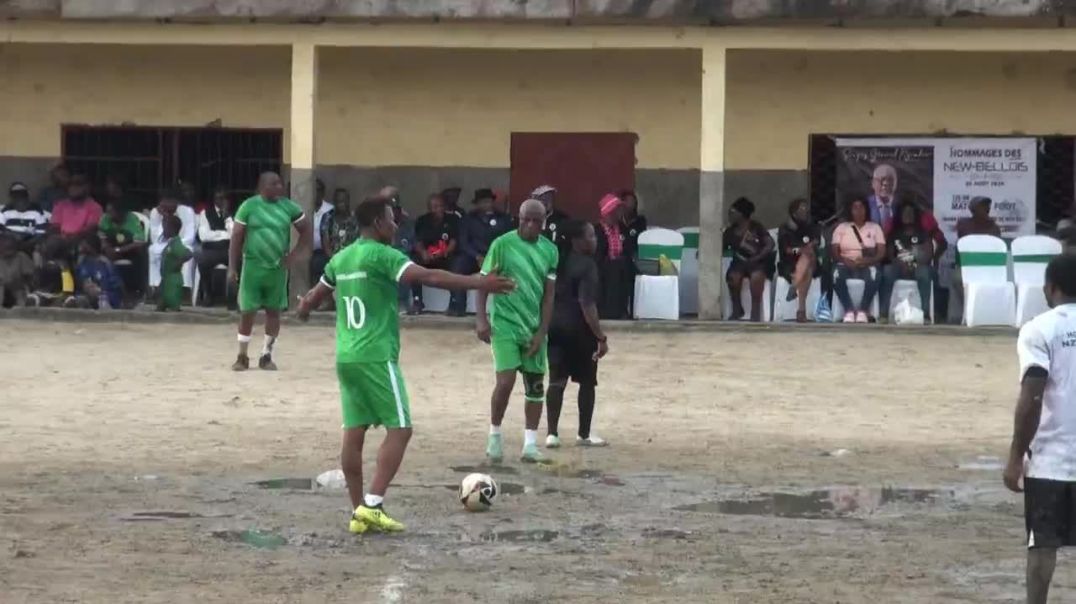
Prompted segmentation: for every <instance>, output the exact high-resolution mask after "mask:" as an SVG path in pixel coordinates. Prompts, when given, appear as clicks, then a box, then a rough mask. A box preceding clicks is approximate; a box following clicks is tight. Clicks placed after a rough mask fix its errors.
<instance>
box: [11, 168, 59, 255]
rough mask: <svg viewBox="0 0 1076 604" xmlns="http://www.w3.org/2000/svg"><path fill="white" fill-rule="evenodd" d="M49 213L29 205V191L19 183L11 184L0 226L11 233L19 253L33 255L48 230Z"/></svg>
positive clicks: (34, 205) (35, 205) (36, 206)
mask: <svg viewBox="0 0 1076 604" xmlns="http://www.w3.org/2000/svg"><path fill="white" fill-rule="evenodd" d="M48 224H49V213H48V212H45V211H43V210H42V209H41V208H40V207H39V206H38V205H37V204H32V203H30V190H29V189H27V188H26V185H24V184H22V183H21V182H13V183H11V187H10V188H9V189H8V204H7V205H6V206H4V210H3V211H2V212H0V226H2V227H3V229H4V230H6V231H8V232H10V233H11V235H12V236H13V237H14V240H15V243H16V246H17V247H18V249H19V251H21V252H25V253H27V254H33V253H34V249H35V248H36V247H37V244H38V243H40V242H41V240H42V239H43V238H44V236H45V232H46V230H47V229H48Z"/></svg>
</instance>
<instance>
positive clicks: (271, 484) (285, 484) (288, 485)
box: [254, 478, 314, 491]
mask: <svg viewBox="0 0 1076 604" xmlns="http://www.w3.org/2000/svg"><path fill="white" fill-rule="evenodd" d="M254 485H255V486H257V487H258V488H259V489H288V490H293V491H311V490H313V489H314V479H313V478H270V479H269V480H259V481H257V482H255V483H254Z"/></svg>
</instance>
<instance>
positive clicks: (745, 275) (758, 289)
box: [722, 197, 777, 322]
mask: <svg viewBox="0 0 1076 604" xmlns="http://www.w3.org/2000/svg"><path fill="white" fill-rule="evenodd" d="M754 213H755V204H753V203H751V200H749V199H747V198H746V197H741V198H739V199H737V200H736V201H734V202H732V207H731V208H729V222H730V223H731V225H732V226H730V227H728V228H727V229H725V232H724V234H723V235H722V241H723V243H724V246H725V249H726V250H729V251H731V252H732V263H731V264H729V270H728V273H727V274H726V275H725V279H726V280H727V281H728V285H729V299H730V302H732V316H731V317H730V318H731V319H732V320H733V321H739V320H740V319H742V318H743V315H744V308H743V302H742V298H741V294H740V292H741V290H742V288H743V282H744V279H747V281H748V283H750V287H751V320H752V321H755V322H759V321H761V320H762V293H763V291H764V290H765V289H766V279H773V273H774V261H775V255H774V250H775V249H776V248H777V245H776V244H775V243H774V241H773V237H770V233H769V231H767V230H766V227H764V226H762V224H760V223H759V222H758V221H756V220H752V219H751V216H752V215H753V214H754Z"/></svg>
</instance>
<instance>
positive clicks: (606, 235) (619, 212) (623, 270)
mask: <svg viewBox="0 0 1076 604" xmlns="http://www.w3.org/2000/svg"><path fill="white" fill-rule="evenodd" d="M598 212H599V214H600V215H601V222H599V223H598V224H597V225H596V226H595V229H594V230H595V232H596V233H597V235H598V249H597V253H596V254H595V259H596V260H597V261H598V274H599V275H600V276H601V283H602V291H601V299H600V301H599V303H598V316H599V317H601V318H602V319H613V320H617V319H625V318H627V317H628V297H629V295H630V290H631V258H630V257H629V256H628V255H626V254H625V253H624V241H625V237H624V230H623V227H622V218H623V214H624V202H623V201H621V199H620V198H619V197H617V196H616V195H613V194H612V193H610V194H608V195H606V196H605V197H602V199H601V201H600V202H598Z"/></svg>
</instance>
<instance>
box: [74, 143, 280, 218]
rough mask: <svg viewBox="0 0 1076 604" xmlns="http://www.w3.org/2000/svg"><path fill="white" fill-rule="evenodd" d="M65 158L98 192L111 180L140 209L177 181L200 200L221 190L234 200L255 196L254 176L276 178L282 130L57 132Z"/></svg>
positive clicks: (278, 169)
mask: <svg viewBox="0 0 1076 604" xmlns="http://www.w3.org/2000/svg"><path fill="white" fill-rule="evenodd" d="M61 132H62V139H63V151H62V153H63V158H64V161H65V162H66V163H67V164H68V166H69V167H70V168H71V171H72V172H74V173H82V174H86V175H87V176H88V177H89V178H90V179H91V181H92V182H93V183H94V184H95V185H96V186H99V187H100V186H102V185H103V184H104V181H105V179H106V178H107V177H108V176H109V175H116V176H118V177H120V179H121V180H122V181H123V183H124V185H125V188H126V191H127V194H128V195H129V196H130V197H131V198H132V199H133V200H135V201H136V202H137V203H138V204H139V205H140V206H141V207H150V206H152V205H153V204H154V203H155V201H156V198H157V194H158V192H159V191H160V190H161V189H163V188H166V187H170V186H173V185H175V184H176V183H177V182H178V181H180V180H183V181H185V182H192V183H194V184H195V186H196V187H197V189H198V194H199V198H200V199H207V198H208V197H209V195H210V192H211V191H212V190H213V189H214V188H215V187H216V186H217V185H220V184H224V185H227V186H229V187H230V188H231V192H232V194H233V196H235V198H236V199H241V198H242V197H243V196H246V195H249V194H250V193H252V192H253V189H254V186H255V184H256V182H257V178H258V174H260V173H261V172H264V171H267V170H271V171H275V172H279V171H280V168H281V164H282V156H283V137H284V133H283V130H280V129H233V128H159V127H144V126H129V127H128V126H123V127H117V126H79V125H65V126H63V127H62V129H61Z"/></svg>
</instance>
